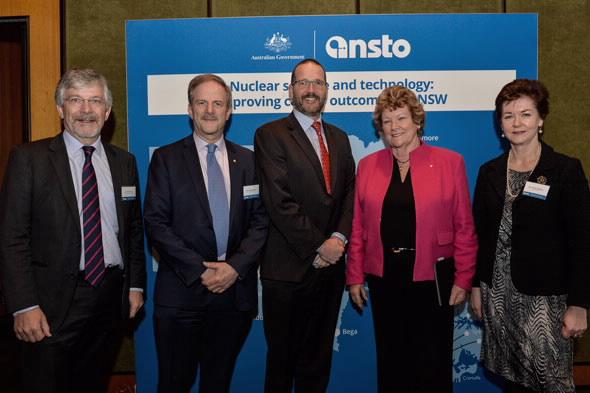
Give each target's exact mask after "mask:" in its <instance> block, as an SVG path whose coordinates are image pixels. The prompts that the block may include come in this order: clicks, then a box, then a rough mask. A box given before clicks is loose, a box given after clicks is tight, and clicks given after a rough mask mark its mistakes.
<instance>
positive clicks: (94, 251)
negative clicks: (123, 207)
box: [82, 146, 105, 286]
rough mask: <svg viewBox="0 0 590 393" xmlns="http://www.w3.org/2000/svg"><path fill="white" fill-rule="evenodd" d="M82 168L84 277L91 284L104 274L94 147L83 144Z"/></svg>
mask: <svg viewBox="0 0 590 393" xmlns="http://www.w3.org/2000/svg"><path fill="white" fill-rule="evenodd" d="M82 149H83V150H84V168H83V169H82V222H83V224H84V229H83V232H84V277H85V279H86V281H88V282H89V283H90V284H91V285H92V286H96V285H98V284H99V283H100V281H101V280H102V278H103V276H104V272H105V267H104V253H103V249H102V229H101V225H100V203H99V199H98V184H97V182H96V173H95V172H94V167H93V166H92V153H93V152H94V147H92V146H83V147H82Z"/></svg>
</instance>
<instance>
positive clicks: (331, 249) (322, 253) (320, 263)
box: [313, 236, 346, 269]
mask: <svg viewBox="0 0 590 393" xmlns="http://www.w3.org/2000/svg"><path fill="white" fill-rule="evenodd" d="M345 246H346V244H345V243H344V241H343V240H342V239H340V238H338V237H336V236H332V237H330V238H328V239H326V240H325V241H324V242H323V243H322V245H321V246H320V248H318V254H317V255H316V257H315V259H314V261H313V267H315V268H316V269H322V268H324V267H328V266H330V265H333V264H335V263H336V262H338V261H339V260H340V258H342V255H344V249H345Z"/></svg>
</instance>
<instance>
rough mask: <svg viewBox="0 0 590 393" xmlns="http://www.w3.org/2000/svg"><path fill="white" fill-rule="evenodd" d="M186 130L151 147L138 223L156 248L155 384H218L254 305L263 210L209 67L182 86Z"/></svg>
mask: <svg viewBox="0 0 590 393" xmlns="http://www.w3.org/2000/svg"><path fill="white" fill-rule="evenodd" d="M188 101H189V104H188V114H189V116H190V117H191V119H192V122H193V129H194V132H193V133H192V135H190V136H188V137H186V138H184V139H181V140H180V141H177V142H175V143H173V144H171V145H168V146H164V147H162V148H159V149H157V150H156V151H155V152H154V154H153V156H152V160H151V165H150V171H149V179H148V185H147V191H146V198H145V225H146V229H147V234H148V237H149V239H150V240H151V245H152V246H153V247H154V249H155V250H156V251H157V253H158V254H159V257H160V263H159V268H158V273H157V277H156V288H155V294H154V304H155V306H154V327H155V335H156V347H157V352H158V363H159V367H158V370H159V380H158V392H160V393H175V392H179V393H180V392H182V393H185V392H188V391H189V390H190V388H191V386H192V385H193V383H194V381H195V378H196V375H197V370H199V369H200V386H199V391H200V392H201V393H211V392H228V391H229V387H230V382H231V376H232V373H233V369H234V365H235V361H236V358H237V356H238V354H239V352H240V350H241V348H242V345H243V344H244V341H245V339H246V336H247V335H248V332H249V330H250V327H251V324H252V319H253V316H254V315H255V314H256V308H257V305H258V301H257V266H258V264H257V259H258V255H259V253H260V250H261V249H262V246H263V244H264V241H265V238H266V233H267V226H268V218H267V216H266V213H265V211H264V208H263V206H262V204H261V202H260V198H259V191H258V180H257V178H256V171H255V166H254V154H253V153H252V152H251V151H250V150H248V149H245V148H243V147H241V146H238V145H236V144H234V143H232V142H230V141H228V140H226V139H225V138H224V130H225V125H226V122H227V120H228V119H229V117H230V115H231V103H232V100H231V90H230V89H229V87H228V86H227V85H226V83H225V82H224V81H223V79H221V78H220V77H218V76H216V75H211V74H207V75H199V76H197V77H195V78H193V80H191V82H190V84H189V87H188Z"/></svg>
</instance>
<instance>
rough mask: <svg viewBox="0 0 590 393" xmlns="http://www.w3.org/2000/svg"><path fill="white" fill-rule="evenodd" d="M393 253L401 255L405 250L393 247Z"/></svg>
mask: <svg viewBox="0 0 590 393" xmlns="http://www.w3.org/2000/svg"><path fill="white" fill-rule="evenodd" d="M391 251H392V252H393V253H394V254H399V253H401V252H402V251H403V248H398V247H391Z"/></svg>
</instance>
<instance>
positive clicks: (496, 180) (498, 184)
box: [490, 153, 508, 199]
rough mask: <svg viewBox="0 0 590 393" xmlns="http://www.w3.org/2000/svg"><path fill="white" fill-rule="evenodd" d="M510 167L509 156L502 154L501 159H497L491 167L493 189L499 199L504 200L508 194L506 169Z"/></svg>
mask: <svg viewBox="0 0 590 393" xmlns="http://www.w3.org/2000/svg"><path fill="white" fill-rule="evenodd" d="M507 166H508V154H507V153H505V154H502V155H501V156H500V157H498V158H496V159H495V160H494V161H493V163H492V165H491V166H490V170H491V171H492V173H491V174H490V179H492V188H493V189H494V191H495V192H496V194H498V197H500V198H501V199H504V196H505V194H506V167H507Z"/></svg>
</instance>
